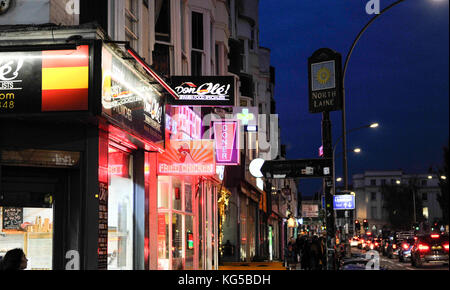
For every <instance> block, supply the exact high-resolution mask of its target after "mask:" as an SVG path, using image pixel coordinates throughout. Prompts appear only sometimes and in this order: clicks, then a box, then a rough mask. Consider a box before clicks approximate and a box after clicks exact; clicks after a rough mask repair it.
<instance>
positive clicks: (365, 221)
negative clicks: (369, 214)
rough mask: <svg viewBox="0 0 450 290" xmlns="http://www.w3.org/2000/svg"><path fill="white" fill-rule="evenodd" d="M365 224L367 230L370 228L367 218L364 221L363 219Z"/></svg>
mask: <svg viewBox="0 0 450 290" xmlns="http://www.w3.org/2000/svg"><path fill="white" fill-rule="evenodd" d="M363 226H364V229H365V230H368V229H369V223H368V222H367V220H366V219H364V221H363Z"/></svg>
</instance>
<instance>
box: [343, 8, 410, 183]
mask: <svg viewBox="0 0 450 290" xmlns="http://www.w3.org/2000/svg"><path fill="white" fill-rule="evenodd" d="M403 1H405V0H398V1H396V2H394V3H392V4H391V5H389V6H387V7H386V8H384V9H383V10H381V11H380V14H376V15H375V16H374V17H373V18H372V19H370V21H369V22H368V23H367V24H366V25H365V26H364V27H363V28H362V29H361V31H360V32H359V33H358V35H357V36H356V38H355V40H354V41H353V43H352V46H351V47H350V50H349V52H348V54H347V57H346V59H345V63H344V70H343V73H342V139H343V148H344V150H343V161H344V162H343V164H344V187H345V190H348V162H347V124H346V122H347V121H346V112H345V73H346V72H347V66H348V62H349V60H350V56H351V55H352V53H353V49H354V48H355V46H356V43H357V42H358V40H359V39H360V38H361V36H362V34H363V33H364V32H365V31H366V30H367V28H368V27H369V26H370V24H372V23H373V22H374V21H375V19H377V18H378V17H380V16H381V15H382V14H383V13H385V12H386V11H388V10H389V9H391V8H392V7H394V6H396V5H398V4H400V3H401V2H403Z"/></svg>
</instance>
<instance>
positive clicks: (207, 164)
mask: <svg viewBox="0 0 450 290" xmlns="http://www.w3.org/2000/svg"><path fill="white" fill-rule="evenodd" d="M213 145H214V144H213V141H212V140H182V141H172V140H171V141H170V144H169V146H168V147H167V148H166V151H165V152H164V153H163V154H160V155H159V156H158V174H160V175H191V176H192V175H215V174H216V163H215V161H214V146H213Z"/></svg>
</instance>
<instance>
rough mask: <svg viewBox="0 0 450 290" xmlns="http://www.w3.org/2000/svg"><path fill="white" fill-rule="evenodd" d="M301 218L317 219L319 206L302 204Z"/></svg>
mask: <svg viewBox="0 0 450 290" xmlns="http://www.w3.org/2000/svg"><path fill="white" fill-rule="evenodd" d="M302 217H304V218H305V217H319V205H317V204H302Z"/></svg>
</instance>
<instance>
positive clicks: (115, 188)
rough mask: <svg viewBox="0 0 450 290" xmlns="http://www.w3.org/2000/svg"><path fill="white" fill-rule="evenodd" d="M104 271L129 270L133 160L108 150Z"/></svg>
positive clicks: (118, 151) (131, 240) (125, 155)
mask: <svg viewBox="0 0 450 290" xmlns="http://www.w3.org/2000/svg"><path fill="white" fill-rule="evenodd" d="M109 152H110V153H109V158H108V159H109V160H108V167H109V187H108V269H111V270H132V269H133V235H134V232H133V225H134V214H133V208H134V198H133V196H134V192H133V157H132V156H131V155H130V154H128V153H125V152H123V151H120V150H115V149H114V148H112V147H111V148H110V150H109Z"/></svg>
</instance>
